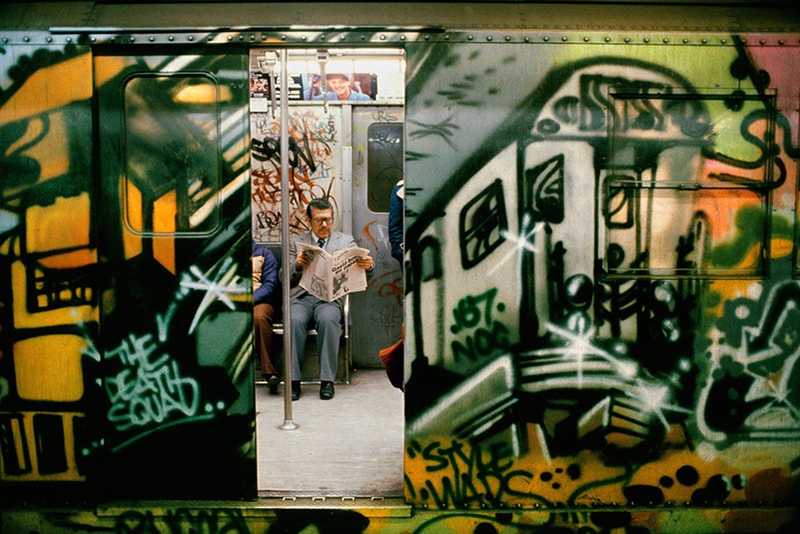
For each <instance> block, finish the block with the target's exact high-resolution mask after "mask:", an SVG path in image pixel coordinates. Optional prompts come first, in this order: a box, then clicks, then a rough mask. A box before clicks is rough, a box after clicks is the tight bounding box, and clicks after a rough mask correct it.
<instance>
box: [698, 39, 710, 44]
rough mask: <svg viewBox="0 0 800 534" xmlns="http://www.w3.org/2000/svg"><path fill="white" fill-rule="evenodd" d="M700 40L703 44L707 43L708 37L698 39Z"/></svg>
mask: <svg viewBox="0 0 800 534" xmlns="http://www.w3.org/2000/svg"><path fill="white" fill-rule="evenodd" d="M700 42H701V43H703V44H707V43H708V39H706V38H703V39H700Z"/></svg>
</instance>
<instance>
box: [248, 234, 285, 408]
mask: <svg viewBox="0 0 800 534" xmlns="http://www.w3.org/2000/svg"><path fill="white" fill-rule="evenodd" d="M252 262H253V339H254V342H253V345H254V349H255V353H256V354H257V355H258V358H259V361H260V362H261V377H262V378H263V379H264V380H266V381H267V386H268V387H269V392H270V393H271V394H273V395H274V394H276V393H277V392H278V384H279V383H280V378H278V371H277V369H276V368H275V360H274V356H273V351H272V325H273V323H274V322H275V320H276V319H277V318H278V317H279V315H280V306H281V285H280V282H279V281H278V260H277V259H276V258H275V255H274V254H273V253H272V251H271V250H270V249H268V248H267V247H265V246H264V245H259V244H258V243H256V242H255V240H253V255H252Z"/></svg>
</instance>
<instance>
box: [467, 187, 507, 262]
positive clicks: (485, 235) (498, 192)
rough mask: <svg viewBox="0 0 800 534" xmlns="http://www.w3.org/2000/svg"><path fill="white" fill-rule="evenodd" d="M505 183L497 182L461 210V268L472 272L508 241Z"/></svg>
mask: <svg viewBox="0 0 800 534" xmlns="http://www.w3.org/2000/svg"><path fill="white" fill-rule="evenodd" d="M504 199H505V195H504V194H503V182H501V181H500V179H499V178H498V179H497V180H495V181H494V182H493V183H492V184H491V185H490V186H489V187H487V188H486V189H484V190H483V191H482V192H481V193H480V194H479V195H478V196H476V197H475V198H473V199H472V200H471V201H469V202H468V203H467V205H466V206H464V208H463V209H462V210H461V216H460V218H459V231H458V234H459V235H458V238H459V242H460V243H461V265H462V266H463V267H464V269H469V268H470V267H473V266H475V265H477V264H478V263H480V262H481V260H482V259H483V258H485V257H486V256H488V255H489V253H490V252H492V251H493V250H494V249H496V248H497V247H499V246H500V245H501V244H502V243H503V241H504V240H505V237H504V235H503V234H504V233H505V232H506V231H508V220H507V219H506V206H505V200H504Z"/></svg>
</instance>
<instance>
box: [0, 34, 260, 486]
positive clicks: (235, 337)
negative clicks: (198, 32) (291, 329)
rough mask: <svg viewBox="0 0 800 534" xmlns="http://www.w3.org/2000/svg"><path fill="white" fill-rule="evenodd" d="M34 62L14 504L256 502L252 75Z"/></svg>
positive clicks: (8, 361) (8, 399)
mask: <svg viewBox="0 0 800 534" xmlns="http://www.w3.org/2000/svg"><path fill="white" fill-rule="evenodd" d="M15 51H17V52H19V48H16V49H15ZM24 52H27V53H22V54H20V55H18V56H10V57H9V56H8V55H6V56H4V57H3V64H4V66H3V69H2V70H3V72H4V73H5V74H7V75H10V76H11V77H12V78H13V79H9V80H7V81H6V83H5V90H4V94H3V96H4V98H3V106H2V121H1V122H0V128H1V129H2V134H0V137H2V139H3V146H5V147H6V148H5V150H4V160H5V161H6V162H7V163H6V165H5V166H4V168H5V169H6V171H5V174H4V178H3V185H2V191H3V206H2V213H3V227H2V265H3V268H2V273H3V274H2V276H3V279H4V280H5V282H4V283H3V284H2V287H3V294H2V306H0V309H2V347H3V348H2V355H3V357H2V358H1V359H0V383H1V384H2V388H0V392H2V394H0V408H1V409H0V432H1V433H2V445H1V447H2V464H1V465H2V470H1V471H0V481H2V483H3V493H4V494H5V495H8V494H9V493H8V492H16V491H17V490H18V489H20V488H31V490H32V492H33V493H34V494H36V495H42V494H43V492H44V493H46V492H47V491H50V490H51V489H52V491H53V493H54V495H62V496H63V494H64V490H63V489H62V488H63V486H64V484H63V483H64V482H71V483H74V484H73V485H75V486H76V487H75V489H74V490H73V494H72V495H71V497H70V498H74V499H85V498H88V497H89V496H91V495H98V494H107V493H105V492H108V491H110V494H111V495H117V496H144V495H153V492H154V491H156V493H161V494H162V495H163V496H172V497H180V496H185V497H189V496H192V495H195V496H201V495H204V494H205V495H208V494H209V492H210V493H212V494H213V493H216V494H217V495H218V497H223V496H227V497H234V496H237V495H238V496H244V495H249V494H252V492H253V491H254V490H253V488H254V486H255V475H254V471H255V468H254V467H253V465H254V464H253V462H254V452H253V450H252V444H253V435H254V434H253V424H252V420H253V417H254V407H253V400H252V394H249V392H251V391H252V370H251V367H250V366H248V365H247V364H248V363H249V361H250V360H249V354H250V353H249V350H250V343H251V341H250V328H249V325H250V319H249V317H250V314H249V305H248V299H249V288H250V286H249V283H250V282H249V280H250V277H249V273H246V272H245V273H241V272H240V270H241V269H240V268H239V266H240V265H242V264H245V265H246V263H245V262H243V261H242V260H243V259H244V260H247V259H248V256H249V247H250V245H249V242H248V241H249V239H248V237H249V236H248V223H249V194H248V191H249V188H248V186H249V182H248V180H247V164H249V160H247V159H246V158H242V156H243V155H244V154H246V147H247V144H246V137H245V133H246V131H247V130H246V128H247V115H246V109H247V100H246V92H244V91H243V90H242V89H241V87H242V86H243V84H242V79H245V80H246V71H245V69H244V67H243V63H242V59H241V58H237V56H235V55H226V56H224V57H218V56H213V57H202V56H196V57H193V58H190V59H191V61H189V63H190V65H188V66H187V65H186V64H185V63H184V64H183V65H182V66H180V65H176V63H175V61H174V58H168V57H158V58H148V57H125V58H122V57H117V56H114V57H94V58H93V57H92V55H91V54H89V53H88V51H87V49H86V48H77V47H74V46H73V47H66V48H65V49H64V50H57V49H53V50H46V49H44V50H43V49H39V50H35V49H33V48H30V49H29V50H26V51H24ZM183 59H185V58H181V62H183ZM182 68H183V69H186V70H190V71H191V72H193V73H194V72H197V71H204V72H209V73H213V72H216V71H217V69H222V68H226V69H229V71H230V72H233V73H240V74H239V75H238V76H239V79H220V78H215V77H213V76H212V75H209V76H205V77H204V76H201V77H198V76H197V75H196V74H192V75H183V74H181V72H182V70H181V69H182ZM93 79H94V80H96V83H97V84H98V85H97V87H93V82H92V80H93ZM95 90H96V92H95ZM237 93H238V94H237ZM93 96H97V102H98V106H99V109H100V114H99V115H98V116H97V118H96V119H93V118H92V111H91V108H92V105H93V104H92V98H93ZM43 97H44V98H43ZM220 111H221V113H220V114H218V112H220ZM237 117H238V119H237ZM221 124H222V126H220V125H221ZM95 128H96V130H95ZM93 131H96V132H97V133H98V135H93V134H92V132H93ZM98 137H99V140H98V143H99V144H98V145H97V146H95V145H94V143H95V140H97V139H98ZM231 139H232V141H231ZM93 154H98V157H97V159H96V160H95V158H94V156H93ZM96 161H99V164H97V165H98V166H97V167H96V166H95V162H96ZM96 176H101V179H100V180H99V181H98V180H96V179H95V177H96ZM243 178H244V179H243ZM223 192H224V193H223ZM242 275H244V276H242ZM220 329H222V330H223V331H225V332H226V335H225V336H219V335H218V333H219V331H220ZM209 455H211V456H213V457H214V458H215V461H214V462H213V463H212V464H211V465H210V466H209V467H211V469H210V470H206V469H204V470H203V471H202V472H198V470H197V465H198V464H199V463H205V461H206V460H207V458H208V456H209ZM159 480H160V481H162V482H160V483H154V481H159ZM44 483H52V485H48V484H44ZM62 498H63V497H62Z"/></svg>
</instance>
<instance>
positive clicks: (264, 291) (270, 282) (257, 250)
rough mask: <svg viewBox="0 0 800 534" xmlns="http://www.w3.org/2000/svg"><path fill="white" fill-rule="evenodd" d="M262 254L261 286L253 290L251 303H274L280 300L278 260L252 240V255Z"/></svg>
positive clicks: (268, 250) (265, 248)
mask: <svg viewBox="0 0 800 534" xmlns="http://www.w3.org/2000/svg"><path fill="white" fill-rule="evenodd" d="M255 256H262V257H263V258H264V263H263V265H262V266H261V286H260V287H258V288H257V289H255V290H254V291H253V304H254V305H255V304H264V303H269V304H273V305H275V303H279V302H280V300H281V295H280V284H279V283H278V260H277V258H275V254H273V253H272V251H271V250H270V249H268V248H267V247H265V246H264V245H259V244H258V243H256V242H255V240H253V257H255Z"/></svg>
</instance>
